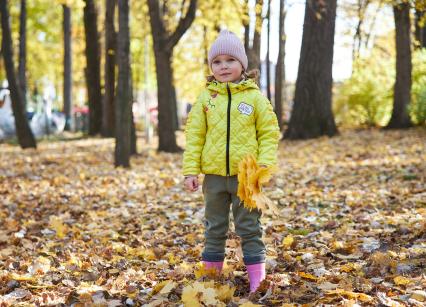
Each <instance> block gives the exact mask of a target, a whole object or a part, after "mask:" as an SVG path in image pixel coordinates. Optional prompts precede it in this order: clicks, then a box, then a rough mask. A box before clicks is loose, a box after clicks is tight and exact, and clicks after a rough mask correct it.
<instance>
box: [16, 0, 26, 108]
mask: <svg viewBox="0 0 426 307" xmlns="http://www.w3.org/2000/svg"><path fill="white" fill-rule="evenodd" d="M26 70H27V1H26V0H21V14H20V16H19V63H18V75H19V85H20V86H21V89H22V96H23V99H24V105H26V104H27V76H26Z"/></svg>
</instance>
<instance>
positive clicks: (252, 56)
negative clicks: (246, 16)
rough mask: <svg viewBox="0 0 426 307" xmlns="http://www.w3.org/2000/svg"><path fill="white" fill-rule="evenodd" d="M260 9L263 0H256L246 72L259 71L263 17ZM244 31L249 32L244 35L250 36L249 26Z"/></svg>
mask: <svg viewBox="0 0 426 307" xmlns="http://www.w3.org/2000/svg"><path fill="white" fill-rule="evenodd" d="M262 8H263V0H256V3H255V11H256V12H255V13H256V20H255V28H254V30H253V31H254V34H253V42H252V45H251V47H250V48H249V49H248V50H247V51H246V52H247V56H248V70H251V69H259V70H260V35H261V33H262V23H263V17H262ZM246 30H249V31H248V32H246V33H247V34H245V37H246V35H250V34H249V33H250V32H251V31H250V26H249V27H247V28H246ZM244 40H246V38H245V39H244Z"/></svg>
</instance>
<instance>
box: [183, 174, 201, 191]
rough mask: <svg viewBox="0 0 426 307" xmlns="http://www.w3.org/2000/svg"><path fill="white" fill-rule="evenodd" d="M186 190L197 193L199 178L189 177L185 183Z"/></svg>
mask: <svg viewBox="0 0 426 307" xmlns="http://www.w3.org/2000/svg"><path fill="white" fill-rule="evenodd" d="M183 184H184V186H185V190H186V191H188V192H195V191H197V190H198V176H187V177H185V180H184V182H183Z"/></svg>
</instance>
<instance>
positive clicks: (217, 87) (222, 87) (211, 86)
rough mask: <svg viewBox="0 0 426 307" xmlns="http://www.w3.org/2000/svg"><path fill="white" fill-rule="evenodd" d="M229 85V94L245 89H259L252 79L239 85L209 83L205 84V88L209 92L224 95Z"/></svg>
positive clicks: (217, 82) (214, 81) (215, 81)
mask: <svg viewBox="0 0 426 307" xmlns="http://www.w3.org/2000/svg"><path fill="white" fill-rule="evenodd" d="M227 85H229V89H230V90H231V94H234V93H237V92H240V91H244V90H246V89H257V90H258V89H259V87H258V86H257V84H256V82H255V81H254V80H253V79H245V80H243V81H241V82H240V83H233V82H219V81H217V80H213V81H209V82H207V84H206V88H207V89H208V90H210V91H214V92H218V93H220V94H226V93H227V89H226V86H227Z"/></svg>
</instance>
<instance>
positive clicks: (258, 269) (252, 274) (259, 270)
mask: <svg viewBox="0 0 426 307" xmlns="http://www.w3.org/2000/svg"><path fill="white" fill-rule="evenodd" d="M246 267H247V273H248V276H249V280H250V293H252V292H255V291H256V289H257V288H258V287H259V285H260V283H261V282H262V280H264V279H265V277H266V272H265V263H256V264H248V265H246Z"/></svg>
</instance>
